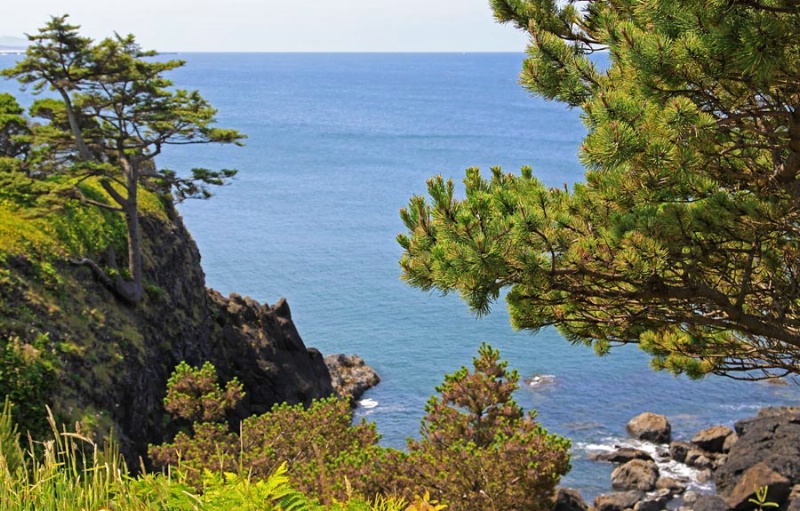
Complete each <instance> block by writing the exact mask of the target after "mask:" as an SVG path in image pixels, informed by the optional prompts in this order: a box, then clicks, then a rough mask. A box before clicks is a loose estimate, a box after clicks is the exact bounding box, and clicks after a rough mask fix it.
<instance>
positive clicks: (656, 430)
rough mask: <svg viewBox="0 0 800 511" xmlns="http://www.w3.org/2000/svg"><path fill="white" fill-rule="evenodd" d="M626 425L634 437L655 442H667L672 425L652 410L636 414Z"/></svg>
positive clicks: (669, 438) (670, 434) (670, 435)
mask: <svg viewBox="0 0 800 511" xmlns="http://www.w3.org/2000/svg"><path fill="white" fill-rule="evenodd" d="M626 427H627V430H628V433H630V434H631V435H632V436H633V437H634V438H638V439H639V440H647V441H650V442H655V443H657V444H666V443H669V441H670V440H671V437H672V426H670V423H669V421H668V420H667V418H666V417H665V416H663V415H658V414H655V413H652V412H645V413H643V414H641V415H637V416H636V417H634V418H633V419H631V420H630V421H628V424H627V426H626Z"/></svg>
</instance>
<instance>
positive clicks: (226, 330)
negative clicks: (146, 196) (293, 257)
mask: <svg viewBox="0 0 800 511" xmlns="http://www.w3.org/2000/svg"><path fill="white" fill-rule="evenodd" d="M142 226H143V244H144V250H143V255H144V260H145V267H146V268H145V282H146V287H147V297H146V299H145V300H144V302H143V303H141V304H139V305H136V306H130V305H126V304H123V303H121V302H119V301H118V300H116V299H115V298H114V297H113V295H112V294H111V293H110V292H109V291H108V290H106V289H105V288H104V287H103V286H102V285H101V284H100V283H98V282H97V281H96V280H95V278H94V277H93V275H92V273H91V271H90V270H89V269H87V268H85V267H73V266H70V265H69V264H68V263H66V262H65V263H63V264H61V263H56V264H54V265H50V266H42V265H39V266H37V265H36V264H34V263H33V262H32V261H30V260H29V259H28V258H26V256H25V255H19V256H15V257H8V258H6V259H5V260H4V261H0V337H4V338H6V339H17V340H18V342H20V343H22V344H23V345H24V346H29V345H30V346H32V345H34V344H35V343H38V344H37V345H38V346H39V348H38V350H39V351H42V352H44V353H45V354H46V355H47V357H49V359H50V360H51V361H52V365H53V366H54V367H55V371H54V373H53V375H54V378H55V385H54V386H53V387H54V388H53V390H52V393H51V396H50V399H49V401H50V404H51V406H52V407H53V410H54V413H55V414H56V416H57V418H58V419H59V420H62V421H65V422H68V423H74V422H77V423H79V425H80V427H81V428H82V429H83V431H89V432H91V433H92V434H95V435H96V436H98V437H101V436H103V435H105V434H108V432H109V431H110V430H112V429H113V430H114V431H115V433H116V435H117V436H118V437H119V438H120V439H121V440H122V445H123V450H124V453H125V454H126V457H127V458H128V459H129V460H133V461H135V460H136V459H137V458H138V456H144V454H145V453H146V449H147V444H148V443H160V442H162V441H165V440H169V437H170V436H171V434H172V433H173V432H174V431H172V429H171V428H172V427H171V426H170V422H169V420H168V418H167V417H166V415H165V412H164V409H163V404H162V399H163V397H164V394H165V389H166V383H167V379H168V378H169V376H170V374H171V372H172V370H173V369H174V367H175V366H176V365H177V364H178V363H179V362H180V361H182V360H186V361H187V362H188V363H190V364H192V365H200V364H202V363H203V362H205V361H211V362H212V363H213V364H214V365H215V366H216V367H217V370H218V373H219V374H220V377H221V379H222V380H223V381H227V380H228V379H230V378H232V377H233V376H234V375H235V376H237V377H238V378H239V380H240V381H241V382H242V384H243V385H244V388H245V391H246V393H247V396H246V398H245V400H244V402H243V403H242V404H241V406H240V407H239V408H238V409H237V410H236V417H231V420H234V421H235V420H236V418H237V417H238V418H242V417H244V416H247V415H250V414H253V413H263V412H265V411H267V410H269V408H270V407H271V406H272V405H273V404H275V403H278V402H283V401H286V402H289V403H310V401H311V400H312V399H316V398H320V397H324V396H327V395H330V394H331V393H332V391H333V389H332V387H331V379H330V375H329V373H328V369H327V368H326V366H325V363H324V361H323V358H322V356H321V354H320V353H319V352H318V351H317V350H315V349H307V348H306V347H305V345H304V344H303V341H302V339H301V338H300V335H299V334H298V332H297V329H296V328H295V326H294V323H293V322H292V318H291V314H290V311H289V307H288V305H287V304H286V302H285V301H283V300H280V301H279V302H278V303H277V304H275V305H273V306H268V305H262V304H259V303H257V302H255V301H254V300H251V299H249V298H243V297H240V296H238V295H232V296H230V297H224V296H222V295H221V294H219V293H218V292H216V291H213V290H209V289H206V287H205V278H204V274H203V270H202V268H201V266H200V254H199V252H198V250H197V246H196V245H195V243H194V241H193V240H192V238H191V236H190V235H189V233H188V232H187V230H186V228H185V227H184V225H183V222H182V220H181V218H180V216H179V215H178V213H177V212H176V211H175V209H174V208H173V207H172V205H171V204H166V205H165V206H164V212H163V214H159V215H148V216H144V217H143V218H142ZM42 268H45V269H46V270H47V271H43V270H42ZM36 339H38V341H36V342H35V340H36ZM29 351H30V350H29Z"/></svg>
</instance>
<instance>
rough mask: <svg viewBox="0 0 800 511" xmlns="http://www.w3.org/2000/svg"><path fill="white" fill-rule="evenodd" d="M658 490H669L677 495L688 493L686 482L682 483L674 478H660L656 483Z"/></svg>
mask: <svg viewBox="0 0 800 511" xmlns="http://www.w3.org/2000/svg"><path fill="white" fill-rule="evenodd" d="M656 489H657V490H667V491H669V492H670V493H671V494H673V495H676V494H679V493H683V492H684V491H686V481H680V480H678V479H675V478H674V477H659V478H658V481H656Z"/></svg>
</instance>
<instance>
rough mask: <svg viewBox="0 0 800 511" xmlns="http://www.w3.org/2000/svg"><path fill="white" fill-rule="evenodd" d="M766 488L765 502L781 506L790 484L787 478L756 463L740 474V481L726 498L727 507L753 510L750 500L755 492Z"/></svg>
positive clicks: (789, 489) (762, 464)
mask: <svg viewBox="0 0 800 511" xmlns="http://www.w3.org/2000/svg"><path fill="white" fill-rule="evenodd" d="M765 486H766V487H768V490H767V498H766V500H765V502H774V503H775V504H777V505H778V506H782V505H783V504H784V502H786V499H787V498H788V497H789V493H790V492H791V490H792V484H791V483H790V482H789V480H788V479H787V478H785V477H784V476H782V475H781V474H779V473H777V472H775V471H774V470H772V469H771V468H769V467H768V466H767V465H766V464H765V463H756V464H755V465H753V466H752V467H750V468H749V469H747V470H746V471H745V473H744V474H742V477H741V479H739V482H738V483H737V484H736V486H735V487H734V488H733V490H732V491H731V492H730V494H729V495H728V498H727V502H728V506H730V508H731V509H734V510H736V511H745V510H748V509H755V508H756V507H757V506H756V504H755V503H753V502H751V501H750V500H751V499H753V498H754V497H755V491H756V490H757V489H759V488H763V487H765Z"/></svg>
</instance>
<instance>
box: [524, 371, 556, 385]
mask: <svg viewBox="0 0 800 511" xmlns="http://www.w3.org/2000/svg"><path fill="white" fill-rule="evenodd" d="M555 381H556V375H554V374H535V375H533V376H531V377H530V378H525V383H526V384H527V385H528V387H531V388H535V387H539V386H542V385H549V384H551V383H555Z"/></svg>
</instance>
